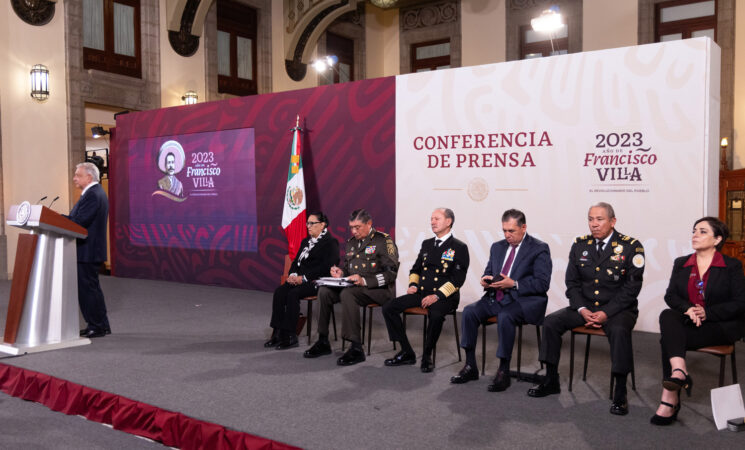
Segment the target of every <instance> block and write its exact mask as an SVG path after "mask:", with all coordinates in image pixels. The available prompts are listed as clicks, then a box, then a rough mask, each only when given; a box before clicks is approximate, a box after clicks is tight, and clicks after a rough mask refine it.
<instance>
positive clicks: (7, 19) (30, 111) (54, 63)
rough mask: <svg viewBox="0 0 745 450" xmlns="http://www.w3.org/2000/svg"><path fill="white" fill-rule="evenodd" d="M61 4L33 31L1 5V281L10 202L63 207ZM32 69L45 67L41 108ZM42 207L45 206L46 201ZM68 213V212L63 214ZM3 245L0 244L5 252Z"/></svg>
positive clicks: (10, 252)
mask: <svg viewBox="0 0 745 450" xmlns="http://www.w3.org/2000/svg"><path fill="white" fill-rule="evenodd" d="M66 5H67V3H66V2H57V3H56V12H55V14H54V17H53V18H52V20H51V22H50V23H48V24H47V25H45V26H43V27H35V26H32V25H29V24H27V23H25V22H23V21H22V20H21V19H19V18H18V16H17V15H16V14H15V12H13V9H12V7H11V5H10V2H0V136H1V137H2V144H1V145H0V150H1V151H2V194H3V196H2V197H3V198H2V205H1V206H2V208H1V209H2V216H1V217H2V224H3V225H2V227H0V229H4V231H5V233H3V236H2V237H3V238H7V255H6V254H5V252H4V251H2V250H0V260H1V261H0V277H3V278H4V277H5V276H6V274H7V273H8V271H10V270H13V269H12V268H13V261H14V260H15V253H16V243H17V241H18V234H19V230H18V229H16V228H12V227H7V226H5V225H4V224H5V214H6V213H7V210H8V207H9V206H10V205H11V204H14V203H20V202H21V201H24V200H28V201H30V202H32V203H33V202H36V201H37V200H38V199H39V198H40V197H42V196H44V195H47V196H49V198H50V199H52V198H54V197H55V196H57V195H59V196H60V200H58V201H57V203H55V209H56V210H58V211H62V210H64V207H62V206H60V205H67V204H68V203H69V198H68V183H69V180H70V177H71V171H70V168H69V167H68V156H67V155H68V152H67V141H68V136H67V91H66V80H65V26H64V17H65V14H64V8H65V6H66ZM34 64H44V65H45V66H47V67H48V68H49V74H50V86H49V91H50V97H49V99H48V100H46V101H45V102H43V103H40V102H37V101H36V100H33V99H32V98H31V97H30V87H31V83H30V80H29V72H30V70H31V67H32V66H33V65H34ZM45 203H46V201H45ZM65 212H67V211H65ZM4 245H5V242H2V248H4Z"/></svg>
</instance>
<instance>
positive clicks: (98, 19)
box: [83, 0, 104, 50]
mask: <svg viewBox="0 0 745 450" xmlns="http://www.w3.org/2000/svg"><path fill="white" fill-rule="evenodd" d="M83 47H87V48H93V49H96V50H103V49H104V43H103V0H83Z"/></svg>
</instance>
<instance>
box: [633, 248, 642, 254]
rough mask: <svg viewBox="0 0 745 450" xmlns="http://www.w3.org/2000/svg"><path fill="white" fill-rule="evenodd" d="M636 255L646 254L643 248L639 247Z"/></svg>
mask: <svg viewBox="0 0 745 450" xmlns="http://www.w3.org/2000/svg"><path fill="white" fill-rule="evenodd" d="M634 251H635V252H636V253H644V249H643V248H642V247H637V248H636V250H634Z"/></svg>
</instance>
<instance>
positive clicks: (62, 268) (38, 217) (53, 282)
mask: <svg viewBox="0 0 745 450" xmlns="http://www.w3.org/2000/svg"><path fill="white" fill-rule="evenodd" d="M7 224H8V225H11V226H14V227H18V228H21V229H24V230H29V231H30V233H27V234H21V235H20V236H18V248H17V250H16V260H15V266H14V268H13V282H12V283H11V287H10V301H9V302H8V315H7V317H6V319H5V335H4V338H3V341H4V342H3V343H2V344H0V352H2V353H9V354H11V355H18V354H22V353H32V352H41V351H46V350H55V349H58V348H66V347H75V346H78V345H85V344H90V342H91V341H90V339H87V338H81V337H80V336H79V334H80V322H79V316H78V284H77V270H78V267H77V266H78V264H77V246H76V244H75V240H76V239H77V238H86V237H87V236H88V232H87V231H86V229H85V228H83V227H81V226H80V225H78V224H76V223H75V222H73V221H71V220H69V219H67V218H65V217H63V216H62V215H60V214H58V213H56V212H54V211H52V210H51V209H49V208H47V207H46V206H42V205H31V204H30V203H29V202H23V203H21V204H20V205H13V206H11V207H10V211H9V212H8V221H7Z"/></svg>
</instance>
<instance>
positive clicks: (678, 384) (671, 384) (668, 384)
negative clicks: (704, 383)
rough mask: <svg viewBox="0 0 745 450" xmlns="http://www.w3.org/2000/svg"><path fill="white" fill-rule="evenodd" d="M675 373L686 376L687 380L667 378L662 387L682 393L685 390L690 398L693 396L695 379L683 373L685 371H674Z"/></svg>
mask: <svg viewBox="0 0 745 450" xmlns="http://www.w3.org/2000/svg"><path fill="white" fill-rule="evenodd" d="M673 372H680V373H682V374H683V375H685V378H683V379H681V378H674V377H667V378H665V379H664V380H662V387H663V388H665V389H667V390H668V391H675V392H680V390H681V389H685V391H686V394H688V396H689V397H690V396H691V389H693V379H692V378H691V376H690V375H688V374H687V373H685V372H683V369H673Z"/></svg>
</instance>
